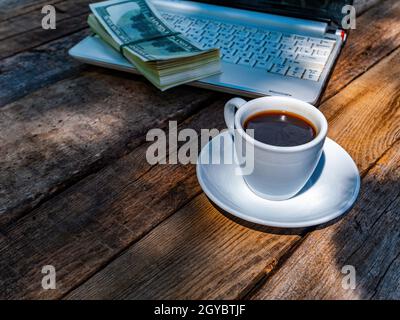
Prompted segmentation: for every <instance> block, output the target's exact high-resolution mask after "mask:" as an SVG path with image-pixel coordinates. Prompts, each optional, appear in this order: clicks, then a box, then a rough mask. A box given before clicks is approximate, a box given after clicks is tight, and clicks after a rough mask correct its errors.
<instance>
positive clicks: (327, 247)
mask: <svg viewBox="0 0 400 320" xmlns="http://www.w3.org/2000/svg"><path fill="white" fill-rule="evenodd" d="M399 208H400V143H398V144H396V145H394V146H393V147H392V148H391V149H390V150H389V151H388V152H387V153H386V154H385V155H384V156H383V157H382V158H381V159H380V160H379V161H378V162H377V164H376V165H375V166H374V167H373V168H372V169H371V170H370V171H369V172H368V174H367V176H366V177H365V178H364V179H363V186H362V189H361V194H360V197H359V199H358V202H357V204H356V206H355V207H354V209H353V210H352V211H351V213H350V214H349V215H347V216H346V217H345V218H344V219H343V220H341V221H340V222H338V223H336V224H334V225H332V226H329V227H326V228H323V229H321V230H316V231H314V232H312V233H311V234H310V235H309V236H308V237H307V238H306V239H305V241H304V242H303V243H302V244H301V246H299V247H298V249H297V250H296V251H295V252H294V254H293V255H292V256H291V257H290V258H289V259H288V260H287V261H286V263H285V264H284V265H283V266H282V267H281V268H280V269H279V271H278V272H276V273H275V275H274V276H273V277H271V278H270V280H269V281H267V282H266V283H265V284H264V286H263V287H262V288H261V289H260V290H259V291H258V292H257V294H256V295H254V296H253V298H254V299H271V298H272V299H370V298H383V299H399V297H400V296H399V287H400V278H399V275H398V269H396V266H398V264H399V257H400V215H399V214H400V211H399ZM346 265H351V266H353V267H354V268H355V272H356V287H355V290H352V289H346V287H343V286H342V281H343V278H344V276H345V274H347V273H345V274H344V273H342V268H343V267H344V266H346Z"/></svg>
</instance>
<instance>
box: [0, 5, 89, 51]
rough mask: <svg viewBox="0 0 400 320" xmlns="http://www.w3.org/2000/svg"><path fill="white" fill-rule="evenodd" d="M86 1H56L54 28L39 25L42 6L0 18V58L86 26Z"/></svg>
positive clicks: (87, 10)
mask: <svg viewBox="0 0 400 320" xmlns="http://www.w3.org/2000/svg"><path fill="white" fill-rule="evenodd" d="M89 3H90V1H88V0H78V1H63V2H59V3H57V5H56V8H57V10H56V12H57V15H56V17H57V19H56V23H57V25H56V29H49V30H45V29H43V28H42V25H41V24H42V18H43V17H44V15H43V14H42V13H41V8H37V9H36V10H33V11H30V12H27V13H26V14H22V15H18V16H16V17H14V18H10V19H9V20H7V21H3V22H0V40H1V42H0V59H3V58H6V57H9V56H12V55H14V54H16V53H19V52H23V51H26V50H30V49H32V48H35V47H37V46H40V45H41V44H45V43H47V42H49V41H52V40H56V39H58V38H60V37H63V36H67V35H69V34H71V33H74V32H77V31H79V30H82V29H86V28H87V23H86V19H87V15H88V12H89V8H88V4H89ZM11 26H12V27H11Z"/></svg>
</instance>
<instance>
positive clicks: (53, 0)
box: [0, 0, 65, 22]
mask: <svg viewBox="0 0 400 320" xmlns="http://www.w3.org/2000/svg"><path fill="white" fill-rule="evenodd" d="M62 1H65V0H7V1H2V2H1V3H0V22H1V21H4V20H9V19H12V18H14V17H17V16H20V15H24V14H26V13H28V12H33V11H36V10H37V11H41V9H42V7H43V6H44V5H46V4H51V5H54V6H55V7H57V3H59V2H62Z"/></svg>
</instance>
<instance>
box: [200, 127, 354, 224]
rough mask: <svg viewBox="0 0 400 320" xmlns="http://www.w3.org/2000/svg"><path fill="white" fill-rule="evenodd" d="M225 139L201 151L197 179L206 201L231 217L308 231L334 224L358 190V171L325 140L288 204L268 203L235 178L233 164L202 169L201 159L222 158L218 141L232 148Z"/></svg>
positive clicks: (346, 156)
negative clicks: (309, 174)
mask: <svg viewBox="0 0 400 320" xmlns="http://www.w3.org/2000/svg"><path fill="white" fill-rule="evenodd" d="M229 135H230V134H229V133H228V132H223V133H221V134H220V135H218V136H216V137H215V138H214V139H212V140H211V141H210V142H209V143H208V144H207V145H206V146H205V147H204V148H203V150H201V153H200V155H199V158H198V161H197V178H198V180H199V183H200V185H201V187H202V188H203V190H204V192H205V193H206V194H207V196H208V197H209V198H210V199H211V200H212V201H213V202H214V203H215V204H217V205H218V206H219V207H220V208H221V209H223V210H225V211H227V212H229V213H231V214H233V215H234V216H237V217H239V218H241V219H243V220H247V221H250V222H253V223H258V224H262V225H267V226H272V227H285V228H298V227H308V226H312V225H317V224H321V223H325V222H328V221H330V220H332V219H335V218H336V217H338V216H340V215H341V214H343V213H345V212H346V211H347V210H348V209H349V208H350V207H351V206H352V205H353V203H354V202H355V200H356V198H357V195H358V192H359V189H360V175H359V173H358V169H357V167H356V165H355V163H354V161H353V159H352V158H351V157H350V156H349V154H348V153H347V152H346V151H345V150H344V149H343V148H342V147H341V146H339V145H338V144H337V143H336V142H334V141H332V140H331V139H329V138H327V139H326V140H325V145H324V151H323V154H322V157H321V160H320V162H319V164H318V166H317V169H316V170H315V172H314V174H313V175H312V177H311V178H310V180H309V181H308V182H307V184H306V186H305V187H304V188H303V189H302V190H301V191H300V192H299V193H298V194H297V195H296V196H295V197H293V198H291V199H289V200H284V201H271V200H266V199H263V198H261V197H259V196H257V195H255V194H254V193H253V192H252V191H251V190H250V189H249V188H248V186H247V184H246V183H245V182H244V180H243V177H242V176H240V175H236V174H235V167H236V166H237V164H204V163H207V162H206V159H207V155H206V153H208V154H210V153H209V152H212V154H217V152H219V154H222V153H221V150H222V148H220V145H223V140H222V139H221V137H224V138H225V139H227V140H228V141H230V142H229V143H231V144H232V143H233V141H232V139H231V137H230V136H229ZM214 152H215V153H214ZM221 158H222V159H223V157H221Z"/></svg>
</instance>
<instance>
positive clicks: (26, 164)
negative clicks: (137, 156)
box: [0, 72, 213, 225]
mask: <svg viewBox="0 0 400 320" xmlns="http://www.w3.org/2000/svg"><path fill="white" fill-rule="evenodd" d="M135 79H136V78H135V77H133V76H132V77H131V76H126V77H125V78H124V77H118V76H114V75H110V74H99V73H98V72H87V73H84V74H82V75H81V76H80V77H79V78H71V79H68V80H65V81H60V82H57V83H56V84H54V85H52V86H49V87H47V88H43V89H41V90H39V91H36V92H35V93H33V94H31V95H29V96H26V97H25V98H23V99H21V100H18V101H17V102H15V103H11V104H9V105H7V106H6V107H4V108H2V109H0V115H1V116H0V128H1V130H0V148H1V151H2V154H3V155H4V156H3V157H2V158H1V159H0V163H1V167H2V168H4V170H2V171H1V172H0V194H1V197H0V225H4V224H5V223H8V222H9V221H10V220H12V219H14V218H16V217H18V216H19V215H20V214H22V213H23V212H24V211H26V210H28V209H30V208H32V207H34V206H36V205H37V204H38V203H39V202H40V201H42V200H43V199H45V198H47V197H49V196H50V195H51V194H54V193H56V192H58V190H60V189H62V188H64V187H65V186H66V185H68V184H71V183H72V182H74V181H76V180H78V179H79V178H81V177H82V176H85V175H87V174H89V173H92V172H94V171H96V170H97V169H98V168H100V167H102V166H103V165H105V164H107V163H108V162H109V161H111V160H112V159H116V158H118V157H120V156H122V155H123V154H125V153H127V152H129V151H130V150H133V149H134V148H135V147H136V146H138V145H139V144H140V143H142V142H143V141H144V136H145V134H146V132H147V131H148V130H149V129H151V128H154V127H164V126H165V123H166V121H167V120H168V119H175V120H178V121H181V120H182V119H184V118H186V117H188V116H190V115H191V114H193V113H194V112H196V111H197V110H199V109H200V108H201V107H202V106H203V104H204V103H205V104H206V105H207V104H208V101H209V99H210V98H211V97H212V96H213V93H212V92H207V91H205V90H200V89H192V90H190V91H188V90H186V89H185V88H184V87H181V88H177V89H174V90H171V91H168V92H167V93H161V92H159V91H158V90H157V89H155V88H153V87H152V86H151V85H149V84H147V83H144V82H142V81H140V80H139V81H137V80H135Z"/></svg>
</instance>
